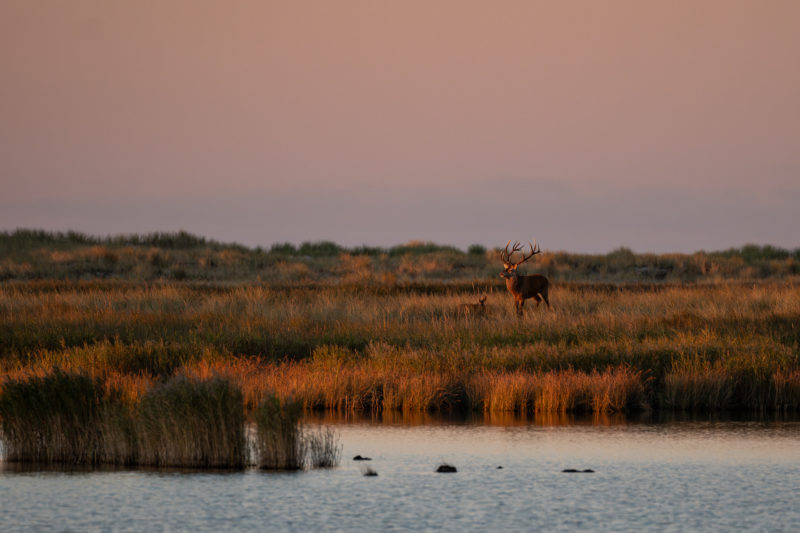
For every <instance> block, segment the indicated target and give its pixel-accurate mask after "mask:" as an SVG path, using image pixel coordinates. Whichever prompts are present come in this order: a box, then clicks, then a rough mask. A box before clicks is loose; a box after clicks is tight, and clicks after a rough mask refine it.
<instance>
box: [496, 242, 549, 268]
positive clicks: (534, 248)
mask: <svg viewBox="0 0 800 533" xmlns="http://www.w3.org/2000/svg"><path fill="white" fill-rule="evenodd" d="M509 244H511V241H510V240H509V241H508V242H507V243H506V248H505V250H504V251H502V252H500V259H501V260H502V261H503V262H504V263H508V264H510V265H513V266H515V267H517V266H519V265H521V264H522V263H524V262H525V261H527V260H528V259H530V258H531V257H533V256H534V255H536V254H540V253H542V251H541V249H540V248H539V243H537V242H536V240H535V239H534V241H533V243H531V242H530V241H528V244H529V245H530V247H531V253H529V254H525V253H524V252H523V253H522V259H520V260H519V261H517V262H515V263H514V262H512V261H511V256H512V255H514V253H515V252H520V251H522V246H521V245H520V244H519V241H517V242H515V243H514V246H513V247H512V248H511V251H510V252H509V251H508V245H509Z"/></svg>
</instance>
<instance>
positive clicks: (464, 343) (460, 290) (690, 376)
mask: <svg viewBox="0 0 800 533" xmlns="http://www.w3.org/2000/svg"><path fill="white" fill-rule="evenodd" d="M483 293H485V294H487V296H488V299H487V307H488V316H486V317H470V316H463V315H462V314H460V313H459V312H458V310H457V306H458V304H460V303H464V302H471V301H477V296H478V294H483ZM551 302H552V304H553V307H554V310H553V311H551V312H547V311H546V310H545V309H544V308H543V307H542V308H540V309H535V307H534V306H530V307H528V308H526V314H525V317H524V318H523V319H519V318H517V317H516V316H515V315H514V313H513V304H512V301H511V298H510V296H509V295H508V294H507V293H505V289H504V287H502V286H501V285H500V284H499V279H498V281H497V282H495V281H489V280H484V281H480V282H479V283H476V284H475V288H473V284H472V283H452V282H451V283H438V284H437V283H418V284H405V285H403V284H399V283H386V284H376V283H361V284H353V283H347V284H341V285H339V286H336V285H335V284H328V285H325V284H310V285H305V286H304V285H302V284H299V285H288V286H287V285H283V284H273V285H271V284H269V283H225V284H220V283H208V282H206V283H192V282H185V281H184V282H178V281H174V280H173V281H157V282H147V281H138V282H135V281H119V280H117V281H114V280H103V281H7V282H4V283H3V284H2V285H0V375H2V376H4V378H5V379H6V380H8V379H19V378H24V377H26V376H47V375H49V374H52V373H53V372H54V369H59V370H62V371H65V372H86V373H88V375H90V376H93V377H97V378H100V379H102V381H103V383H105V384H106V386H107V387H109V388H111V387H113V388H114V390H118V391H120V394H121V395H122V397H123V399H124V400H125V401H128V402H137V401H139V400H140V399H141V398H142V397H144V396H145V395H146V394H147V393H148V391H149V390H151V389H152V388H153V387H154V386H156V385H157V384H158V383H160V382H162V381H164V380H165V379H167V378H169V377H172V376H185V377H188V378H189V379H191V380H195V381H197V380H205V379H210V378H213V377H215V376H221V377H224V378H226V379H228V380H230V381H231V382H233V383H234V384H236V385H237V386H238V387H240V388H241V390H242V392H243V396H244V405H245V406H246V409H247V410H248V411H252V410H254V409H255V408H256V406H258V405H259V404H260V403H261V402H262V401H263V400H264V399H266V398H269V397H270V396H271V395H272V394H277V396H278V397H279V398H281V399H290V398H291V399H293V400H295V401H298V402H300V404H301V405H303V406H304V407H305V408H307V409H337V410H356V411H381V410H398V411H448V410H449V411H465V410H468V411H478V412H480V411H484V412H490V413H491V412H525V413H542V412H626V411H632V410H639V409H687V410H716V409H748V410H749V409H753V410H761V411H791V412H796V411H798V410H800V349H799V348H798V347H799V346H800V284H798V283H797V280H795V279H786V280H766V281H763V280H762V281H752V282H742V281H735V280H734V281H716V282H704V283H693V284H683V283H665V282H662V283H648V284H641V283H634V284H621V283H616V284H613V283H577V282H559V281H558V280H554V284H553V287H552V289H551Z"/></svg>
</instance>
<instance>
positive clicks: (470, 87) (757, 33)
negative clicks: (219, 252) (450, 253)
mask: <svg viewBox="0 0 800 533" xmlns="http://www.w3.org/2000/svg"><path fill="white" fill-rule="evenodd" d="M0 76H2V83H0V117H2V118H0V230H13V229H15V228H17V227H27V228H44V229H49V230H60V231H63V230H69V229H72V230H78V231H83V232H87V233H91V234H99V235H106V234H110V233H111V234H116V233H143V232H151V231H176V230H179V229H184V230H187V231H190V232H192V233H197V234H200V235H204V236H206V237H210V238H214V239H218V240H223V241H236V242H241V243H243V244H247V245H253V246H255V245H262V246H269V245H270V244H272V243H275V242H284V241H289V242H295V243H299V242H301V241H316V240H322V239H327V240H333V241H336V242H338V243H341V244H344V245H348V246H352V245H360V244H369V245H381V246H388V245H394V244H399V243H402V242H406V241H409V240H412V239H413V240H425V241H435V242H438V243H442V244H453V245H456V246H460V247H466V246H467V245H469V244H472V243H479V244H483V245H485V246H502V245H504V244H505V242H506V241H507V240H508V239H519V240H522V241H527V240H529V239H533V238H536V239H538V240H539V242H540V243H541V244H542V247H543V248H544V249H550V250H569V251H575V252H607V251H609V250H611V249H613V248H616V247H618V246H628V247H631V248H633V249H634V250H636V251H639V252H647V251H655V252H670V251H683V252H691V251H695V250H699V249H706V250H716V249H722V248H727V247H730V246H741V245H742V244H745V243H748V242H753V243H759V244H774V245H778V246H783V247H787V248H795V247H800V236H798V235H800V231H798V228H800V214H798V212H800V208H798V204H800V2H797V1H794V0H787V1H776V0H765V1H755V0H753V1H734V0H720V1H702V0H692V1H676V0H669V1H666V0H665V1H661V2H658V1H647V2H643V1H640V0H630V1H616V0H615V1H590V0H586V1H553V2H537V1H532V0H531V1H497V2H485V1H464V0H454V1H436V0H425V1H373V0H370V1H366V0H365V1H352V0H338V1H331V2H329V1H323V0H319V1H313V2H309V1H299V0H291V1H269V0H267V1H261V0H253V1H243V0H233V1H224V2H223V1H215V2H207V1H197V0H181V1H174V0H159V1H158V2H141V1H134V0H130V1H119V0H70V1H56V0H50V1H45V0H3V1H2V2H0Z"/></svg>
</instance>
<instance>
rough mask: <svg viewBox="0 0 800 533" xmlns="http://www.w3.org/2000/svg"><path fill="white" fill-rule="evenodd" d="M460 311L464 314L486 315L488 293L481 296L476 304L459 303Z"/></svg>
mask: <svg viewBox="0 0 800 533" xmlns="http://www.w3.org/2000/svg"><path fill="white" fill-rule="evenodd" d="M458 312H459V314H461V315H464V316H485V315H486V295H484V296H481V297H480V299H479V300H478V303H476V304H459V305H458Z"/></svg>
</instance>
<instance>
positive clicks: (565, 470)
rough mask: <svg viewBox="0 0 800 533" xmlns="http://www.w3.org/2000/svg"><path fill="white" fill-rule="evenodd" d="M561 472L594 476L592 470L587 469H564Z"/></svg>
mask: <svg viewBox="0 0 800 533" xmlns="http://www.w3.org/2000/svg"><path fill="white" fill-rule="evenodd" d="M562 472H564V473H566V474H594V470H592V469H591V468H587V469H586V470H576V469H574V468H565V469H564V470H562Z"/></svg>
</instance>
